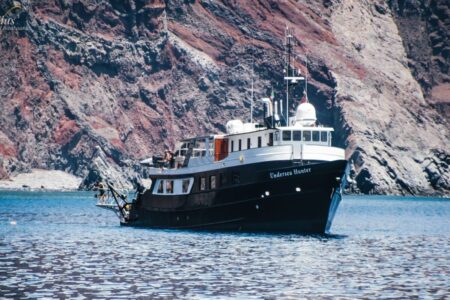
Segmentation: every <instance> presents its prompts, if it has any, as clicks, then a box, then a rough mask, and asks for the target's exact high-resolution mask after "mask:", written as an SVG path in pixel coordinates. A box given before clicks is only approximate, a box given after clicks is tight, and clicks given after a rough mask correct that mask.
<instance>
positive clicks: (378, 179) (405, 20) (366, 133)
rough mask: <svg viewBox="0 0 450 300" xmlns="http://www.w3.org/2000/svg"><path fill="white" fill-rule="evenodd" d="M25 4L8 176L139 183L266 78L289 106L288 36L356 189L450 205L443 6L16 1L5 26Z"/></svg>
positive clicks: (3, 83) (0, 89) (4, 45)
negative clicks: (144, 161) (47, 172)
mask: <svg viewBox="0 0 450 300" xmlns="http://www.w3.org/2000/svg"><path fill="white" fill-rule="evenodd" d="M17 3H20V8H17V9H16V12H15V14H14V15H10V17H14V18H15V19H14V20H15V24H14V25H15V26H19V27H17V28H16V29H14V28H9V30H6V29H5V28H3V30H2V31H0V53H1V57H2V60H1V64H2V66H1V69H0V78H1V80H0V95H1V99H2V101H1V102H0V157H1V161H0V176H1V177H7V176H9V175H10V174H14V173H17V172H24V171H27V170H29V169H30V168H48V169H58V170H65V171H68V172H70V173H73V174H76V175H78V176H82V177H85V178H86V180H85V183H84V185H85V186H88V185H89V184H90V183H91V182H92V181H93V180H95V179H96V178H97V177H98V176H114V177H116V178H117V180H119V181H122V183H123V184H125V183H126V182H129V181H130V178H132V177H133V175H134V174H137V173H142V172H143V170H140V169H139V167H138V166H136V163H135V161H136V160H138V159H141V158H144V157H146V156H147V155H149V154H150V153H154V152H155V151H161V150H162V149H163V148H164V147H172V146H173V145H174V142H175V141H176V140H177V139H179V138H180V137H186V136H194V135H198V134H205V133H210V132H216V131H223V130H224V124H225V123H226V121H227V120H229V119H231V118H237V117H238V118H242V116H248V111H249V106H250V102H249V98H250V89H249V86H250V80H251V79H250V74H251V69H252V65H254V66H255V67H254V72H255V78H256V80H255V84H256V85H255V88H256V97H257V98H258V97H262V96H265V95H268V93H269V91H270V89H271V88H272V87H273V88H274V90H275V92H276V95H277V96H278V97H281V96H282V92H283V86H282V85H278V84H277V83H278V82H280V78H281V77H282V70H283V68H282V65H283V38H284V30H285V28H286V26H289V27H290V28H291V29H293V31H294V34H295V37H296V38H297V40H298V41H299V42H298V45H297V47H296V50H295V51H296V53H297V54H298V61H299V62H300V63H299V64H298V66H297V67H299V68H302V69H303V72H305V68H304V62H305V54H307V56H308V62H309V75H310V86H309V90H308V94H309V98H310V99H311V101H312V102H313V104H314V105H315V106H316V108H317V110H318V118H319V121H320V122H321V123H322V124H324V125H330V126H334V127H335V129H336V134H335V137H334V141H335V143H336V145H338V146H342V147H345V148H346V155H347V157H348V158H349V159H351V160H352V162H353V169H352V177H353V179H354V181H353V183H352V185H351V188H350V190H351V191H353V192H362V193H394V194H447V195H448V194H450V175H449V174H450V172H449V167H448V165H449V164H450V150H449V149H450V148H449V146H448V140H450V132H449V115H448V112H449V108H448V105H449V101H448V100H449V99H450V93H449V89H448V86H449V84H450V80H449V77H448V64H449V46H448V33H449V30H448V26H449V23H448V20H449V18H448V17H447V16H448V13H449V7H448V4H447V3H446V1H444V0H436V1H421V2H416V1H412V0H411V1H400V0H399V1H389V2H385V1H381V0H379V1H369V0H365V1H364V0H363V1H356V0H354V1H352V0H346V1H337V0H335V1H331V0H325V1H323V2H318V1H308V0H300V1H294V0H291V1H288V0H286V1H269V0H259V1H258V0H254V1H214V0H210V1H206V0H205V1H189V0H185V1H182V0H166V1H163V0H159V1H158V0H127V1H125V0H124V1H118V0H110V1H99V0H98V1H95V0H91V1H84V0H80V1H67V0H53V1H29V2H27V1H21V2H17V1H6V2H2V3H1V4H0V15H5V12H7V11H8V10H9V9H10V8H11V6H13V5H15V4H17ZM417 28H418V29H420V30H418V29H417ZM301 92H302V91H301V88H300V87H299V88H297V90H295V91H294V94H295V95H300V93H301ZM291 109H292V110H293V109H294V103H293V104H292V107H291ZM256 114H257V116H260V115H261V109H257V111H256ZM105 170H106V171H105Z"/></svg>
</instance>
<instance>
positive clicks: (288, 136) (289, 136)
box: [283, 130, 292, 141]
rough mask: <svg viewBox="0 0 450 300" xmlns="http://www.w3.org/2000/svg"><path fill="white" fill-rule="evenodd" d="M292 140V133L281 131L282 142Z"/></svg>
mask: <svg viewBox="0 0 450 300" xmlns="http://www.w3.org/2000/svg"><path fill="white" fill-rule="evenodd" d="M291 139H292V132H291V131H290V130H283V141H290V140H291Z"/></svg>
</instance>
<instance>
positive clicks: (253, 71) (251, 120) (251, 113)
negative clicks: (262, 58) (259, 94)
mask: <svg viewBox="0 0 450 300" xmlns="http://www.w3.org/2000/svg"><path fill="white" fill-rule="evenodd" d="M254 66H255V65H254V61H253V57H252V90H251V91H252V99H251V100H250V123H253V94H254V92H253V82H254V75H255V68H254Z"/></svg>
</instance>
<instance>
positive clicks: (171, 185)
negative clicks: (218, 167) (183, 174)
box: [153, 172, 241, 195]
mask: <svg viewBox="0 0 450 300" xmlns="http://www.w3.org/2000/svg"><path fill="white" fill-rule="evenodd" d="M193 180H194V179H193V178H185V179H158V182H157V183H156V185H155V188H154V190H153V193H154V194H159V195H185V194H189V193H190V191H191V189H192V185H193V184H192V182H193ZM240 182H241V177H240V174H239V172H233V173H231V176H229V175H228V174H225V173H223V174H218V175H210V176H201V177H199V178H198V190H199V191H206V190H213V189H216V188H218V187H220V186H226V185H228V184H229V183H231V184H239V183H240Z"/></svg>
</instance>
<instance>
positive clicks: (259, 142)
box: [258, 136, 262, 148]
mask: <svg viewBox="0 0 450 300" xmlns="http://www.w3.org/2000/svg"><path fill="white" fill-rule="evenodd" d="M261 146H262V138H261V137H260V136H258V148H261Z"/></svg>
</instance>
